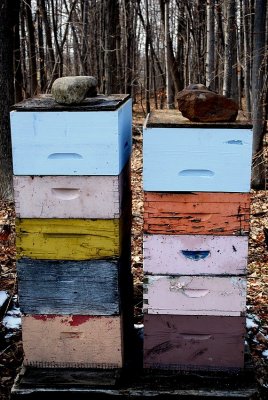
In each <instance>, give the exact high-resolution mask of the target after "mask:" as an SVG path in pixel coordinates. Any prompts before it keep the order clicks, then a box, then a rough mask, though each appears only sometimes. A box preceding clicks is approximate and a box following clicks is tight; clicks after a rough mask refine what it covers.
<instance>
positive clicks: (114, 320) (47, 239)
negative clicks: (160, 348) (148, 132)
mask: <svg viewBox="0 0 268 400" xmlns="http://www.w3.org/2000/svg"><path fill="white" fill-rule="evenodd" d="M131 112H132V107H131V99H130V98H129V96H127V95H112V96H102V95H98V96H97V97H95V98H87V99H85V100H84V101H83V103H82V104H80V105H78V106H63V105H59V104H57V103H56V102H55V101H54V100H53V99H52V97H51V96H49V95H43V96H40V97H39V98H34V99H28V100H26V101H24V102H22V103H19V104H17V105H15V106H13V110H12V111H11V130H12V149H13V167H14V194H15V206H16V216H17V218H16V233H17V240H16V247H17V271H18V282H19V283H18V291H19V301H20V307H21V310H22V312H23V322H22V335H23V349H24V354H25V358H24V364H25V365H32V366H34V367H39V368H44V367H57V368H61V367H64V368H69V367H70V368H71V367H75V368H76V367H79V368H80V367H81V368H119V367H122V366H123V364H124V362H125V353H126V347H127V346H126V343H125V340H124V338H126V337H127V335H126V333H125V331H126V330H128V329H129V327H130V322H129V321H131V318H130V317H129V315H128V314H131V310H130V309H129V307H128V306H129V304H130V303H131V293H132V287H131V272H130V230H131V218H130V216H131V190H130V154H131V147H132V134H131V132H132V127H131ZM126 294H128V297H129V298H127V296H126ZM44 332H46V334H45V335H44Z"/></svg>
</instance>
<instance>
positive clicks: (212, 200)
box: [144, 192, 250, 235]
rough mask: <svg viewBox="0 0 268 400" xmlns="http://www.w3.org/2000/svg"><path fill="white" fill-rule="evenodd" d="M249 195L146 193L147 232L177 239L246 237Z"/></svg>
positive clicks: (145, 217)
mask: <svg viewBox="0 0 268 400" xmlns="http://www.w3.org/2000/svg"><path fill="white" fill-rule="evenodd" d="M249 205H250V195H249V193H215V192H213V193H202V192H194V193H192V192H191V193H178V192H177V193H162V192H158V193H157V192H145V193H144V231H145V232H148V233H157V234H174V235H176V234H177V235H187V234H199V235H247V234H248V231H249V212H250V209H249Z"/></svg>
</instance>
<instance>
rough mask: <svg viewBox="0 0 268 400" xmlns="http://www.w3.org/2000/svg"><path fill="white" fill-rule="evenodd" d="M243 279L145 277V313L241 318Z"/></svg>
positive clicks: (243, 308) (243, 302)
mask: <svg viewBox="0 0 268 400" xmlns="http://www.w3.org/2000/svg"><path fill="white" fill-rule="evenodd" d="M246 286H247V282H246V278H245V277H236V276H231V277H218V276H213V277H211V276H179V277H178V276H171V275H169V276H159V275H146V276H145V278H144V291H143V299H144V301H143V303H144V311H145V312H147V313H148V314H173V315H225V316H236V317H238V316H242V315H245V312H246Z"/></svg>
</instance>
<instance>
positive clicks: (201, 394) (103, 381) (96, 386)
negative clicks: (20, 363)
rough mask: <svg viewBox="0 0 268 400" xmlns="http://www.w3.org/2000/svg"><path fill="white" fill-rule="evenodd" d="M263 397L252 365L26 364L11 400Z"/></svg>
mask: <svg viewBox="0 0 268 400" xmlns="http://www.w3.org/2000/svg"><path fill="white" fill-rule="evenodd" d="M52 394H54V395H56V398H57V399H58V400H61V399H64V400H69V399H70V400H71V399H72V400H73V399H77V398H79V400H83V399H87V400H88V399H93V400H106V399H107V400H115V399H122V400H126V399H133V400H134V399H143V400H147V399H148V400H149V399H151V398H153V399H157V400H167V399H176V400H177V399H187V400H197V399H209V400H213V399H215V400H220V399H232V400H238V399H248V400H255V399H258V391H257V388H256V382H255V380H254V374H253V370H252V368H245V369H244V370H243V371H240V372H222V371H221V372H201V371H196V372H193V371H192V372H185V371H184V372H178V371H163V370H161V371H159V370H145V369H143V370H142V369H128V370H118V369H117V370H93V369H78V368H77V369H74V368H73V369H55V368H42V369H39V368H32V367H22V369H21V371H20V373H19V374H18V376H17V378H16V381H15V384H14V386H13V388H12V392H11V400H20V399H21V400H43V399H48V398H51V395H52Z"/></svg>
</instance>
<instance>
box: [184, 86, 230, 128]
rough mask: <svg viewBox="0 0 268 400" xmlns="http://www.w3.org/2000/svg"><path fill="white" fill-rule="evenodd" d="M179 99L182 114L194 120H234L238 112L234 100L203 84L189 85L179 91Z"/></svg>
mask: <svg viewBox="0 0 268 400" xmlns="http://www.w3.org/2000/svg"><path fill="white" fill-rule="evenodd" d="M177 101H178V108H179V110H180V111H181V113H182V115H183V116H184V117H186V118H188V119H189V120H190V121H194V122H234V121H235V120H236V117H237V114H238V105H237V103H236V102H235V101H234V100H232V99H229V98H227V97H225V96H222V95H220V94H217V93H215V92H212V91H210V90H209V89H207V88H206V86H204V85H201V84H192V85H189V86H187V87H186V88H185V89H183V90H182V91H181V92H179V93H178V95H177Z"/></svg>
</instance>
